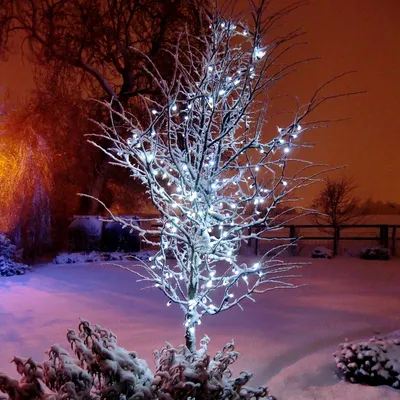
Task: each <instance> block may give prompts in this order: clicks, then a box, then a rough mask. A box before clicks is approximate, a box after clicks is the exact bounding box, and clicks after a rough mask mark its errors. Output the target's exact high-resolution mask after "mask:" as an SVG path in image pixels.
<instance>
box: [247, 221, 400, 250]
mask: <svg viewBox="0 0 400 400" xmlns="http://www.w3.org/2000/svg"><path fill="white" fill-rule="evenodd" d="M262 229H263V227H262V226H257V227H253V230H249V233H252V232H254V231H255V232H257V231H258V232H260V231H261V230H262ZM285 229H286V230H287V234H286V235H284V236H279V237H277V236H276V235H273V238H274V239H276V240H285V241H289V242H297V243H298V242H299V241H301V242H304V241H332V242H333V247H334V248H336V249H338V248H339V246H340V243H341V242H343V241H375V242H377V243H378V244H379V245H381V246H383V247H385V248H388V249H390V251H391V254H392V255H396V244H397V241H398V240H400V237H398V236H397V234H398V232H399V231H400V225H383V224H365V225H341V226H340V227H338V228H337V230H336V234H335V233H334V228H333V227H332V226H331V225H311V224H301V225H294V224H293V225H283V226H282V230H285ZM305 229H307V230H318V231H319V232H320V233H323V234H324V235H318V236H316V235H307V234H302V230H303V231H304V230H305ZM362 229H364V230H365V229H374V230H376V234H375V235H372V236H371V235H369V236H365V235H360V236H354V234H355V232H354V231H357V230H359V231H361V234H362V233H365V232H362ZM324 230H325V231H324ZM328 230H331V231H332V232H331V233H329V232H327V231H328ZM346 230H347V231H350V230H351V232H352V236H345V235H343V233H345V232H346ZM268 233H269V232H266V234H265V235H262V236H261V237H265V238H267V237H269V236H270V235H269V234H268ZM253 240H254V242H255V245H254V251H255V253H256V254H258V253H259V249H260V241H261V240H262V239H257V238H256V239H253ZM248 246H252V240H249V241H248Z"/></svg>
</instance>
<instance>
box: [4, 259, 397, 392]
mask: <svg viewBox="0 0 400 400" xmlns="http://www.w3.org/2000/svg"><path fill="white" fill-rule="evenodd" d="M296 260H298V261H303V262H307V261H310V259H309V258H303V259H301V258H299V259H296ZM245 261H246V262H249V263H252V262H256V261H257V259H256V258H254V259H252V258H251V257H246V260H245ZM125 265H130V264H129V263H126V264H125ZM399 271H400V260H399V259H393V260H389V261H370V260H360V259H351V258H335V259H332V260H324V259H315V260H313V261H312V265H309V266H306V267H304V268H303V269H302V270H301V274H302V275H303V278H302V279H300V280H298V283H299V284H300V283H304V284H307V285H306V286H303V287H301V288H298V289H293V290H277V291H272V292H269V293H265V294H263V295H261V296H259V297H258V298H257V302H256V303H252V302H251V303H250V302H249V303H246V302H245V303H243V305H244V310H245V311H244V312H241V311H240V310H239V309H237V308H235V309H231V310H229V311H226V312H225V313H222V314H221V315H219V316H218V317H213V316H209V317H205V318H204V320H203V324H202V325H201V326H200V327H199V329H198V333H197V337H198V338H201V337H202V336H203V335H204V334H207V335H208V336H210V338H211V343H210V346H209V350H210V353H211V354H214V353H215V352H216V351H218V350H220V348H222V347H223V345H224V344H225V343H226V342H227V341H229V340H231V339H232V338H233V339H234V340H235V343H236V348H237V349H238V351H240V352H241V356H240V358H239V360H238V361H237V363H236V364H237V365H236V366H235V368H234V370H235V373H236V375H237V374H239V373H240V371H243V370H250V371H251V372H252V373H254V378H253V379H252V381H251V382H250V383H251V386H253V387H257V385H258V384H265V383H266V384H267V385H268V386H269V388H270V390H271V393H272V394H273V395H274V396H276V397H277V398H278V399H290V400H292V399H295V400H303V399H304V400H306V399H307V400H308V399H318V400H332V399H341V400H345V399H354V400H358V399H363V400H375V399H383V400H394V399H398V398H399V391H396V390H394V389H392V388H389V387H385V386H382V387H368V386H360V385H355V384H350V383H345V382H343V381H340V380H339V379H338V377H337V376H336V370H335V363H334V359H333V356H332V354H333V353H334V352H335V351H336V350H337V348H338V345H339V343H342V342H343V341H345V340H346V339H348V340H350V341H356V340H363V339H369V338H370V337H372V336H374V335H376V334H377V333H378V332H379V333H382V334H388V333H390V332H393V331H395V330H398V329H399V326H400V315H399V313H398V310H399V306H400V300H399V296H398V293H399V292H398V290H399V289H398V288H399V284H400V274H399ZM141 288H142V286H141V284H139V283H136V278H135V276H134V274H131V273H129V272H127V271H125V270H122V269H120V268H117V267H115V266H112V265H110V264H107V263H89V264H68V265H62V264H58V265H55V264H49V265H42V266H38V267H36V268H35V269H34V270H33V272H32V273H30V274H27V275H23V276H13V277H7V278H3V279H1V280H0V299H1V303H0V326H1V327H2V329H1V330H0V343H1V344H2V357H1V359H0V371H2V372H6V373H9V374H11V375H12V376H13V377H17V374H16V372H15V371H14V367H13V365H12V364H9V362H10V360H11V359H12V358H13V357H14V355H17V356H23V357H28V356H32V357H33V358H34V359H36V360H38V361H42V360H43V359H44V358H45V355H44V351H45V350H47V349H48V348H49V347H50V346H51V345H52V344H54V343H59V344H60V345H61V346H62V347H65V348H66V347H67V341H66V338H65V334H66V330H67V329H68V328H75V327H76V326H77V323H78V318H79V317H83V318H86V319H88V320H89V321H90V322H92V323H97V324H100V325H102V326H104V327H105V328H109V329H111V330H112V331H113V332H114V333H115V334H116V335H117V337H118V340H119V343H120V344H121V345H122V346H124V347H126V348H127V349H129V350H135V351H137V352H138V356H139V357H140V358H144V359H146V360H147V362H148V364H149V366H150V367H151V368H152V369H153V370H154V368H153V355H152V354H153V351H154V350H155V349H161V348H162V347H164V344H165V341H168V342H170V343H172V344H173V345H176V346H178V345H179V344H181V343H183V341H184V338H183V335H184V327H183V325H182V320H181V318H182V316H181V314H180V311H179V309H178V308H177V307H172V306H171V307H168V308H167V307H166V306H165V305H166V299H165V297H164V296H163V295H162V294H161V293H160V292H159V291H157V290H156V289H155V290H153V289H148V290H140V289H141Z"/></svg>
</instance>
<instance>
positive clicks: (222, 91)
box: [218, 89, 226, 96]
mask: <svg viewBox="0 0 400 400" xmlns="http://www.w3.org/2000/svg"><path fill="white" fill-rule="evenodd" d="M225 93H226V90H225V89H221V90H220V91H219V92H218V94H219V95H220V96H222V95H224V94H225Z"/></svg>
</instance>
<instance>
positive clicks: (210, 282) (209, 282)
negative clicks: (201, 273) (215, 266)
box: [206, 279, 212, 288]
mask: <svg viewBox="0 0 400 400" xmlns="http://www.w3.org/2000/svg"><path fill="white" fill-rule="evenodd" d="M206 286H207V287H209V288H210V287H212V281H211V279H210V280H209V281H208V282H207V285H206Z"/></svg>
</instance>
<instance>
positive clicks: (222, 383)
mask: <svg viewBox="0 0 400 400" xmlns="http://www.w3.org/2000/svg"><path fill="white" fill-rule="evenodd" d="M209 342H210V339H209V338H208V337H207V336H206V337H204V338H203V339H202V340H201V341H200V350H198V351H197V352H196V353H191V352H190V351H189V350H188V348H187V347H186V346H183V345H182V346H180V347H178V348H177V349H176V348H174V347H173V346H172V345H170V344H167V346H166V347H164V348H163V349H162V350H161V352H155V358H156V360H155V361H156V368H157V369H156V374H155V376H154V381H153V386H152V388H153V390H154V392H155V393H156V395H157V397H156V398H158V399H174V400H186V399H199V400H200V399H201V400H203V399H204V400H211V399H237V400H245V399H249V400H250V399H252V400H257V399H269V400H273V399H274V397H272V396H271V395H270V394H269V392H268V389H267V388H266V387H259V388H257V389H253V388H249V387H247V386H245V385H246V384H247V383H248V382H249V380H250V379H251V377H252V376H253V375H252V374H251V373H250V372H246V371H244V372H241V373H240V375H239V376H238V377H237V378H233V377H232V372H231V370H230V366H231V365H232V364H233V363H234V362H235V361H236V360H237V358H238V356H239V353H238V352H236V351H235V346H234V343H233V342H232V343H228V344H226V345H225V346H224V348H223V349H222V351H220V352H218V353H217V354H216V355H215V356H214V358H213V359H211V358H210V356H209V355H208V354H207V347H208V344H209Z"/></svg>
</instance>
